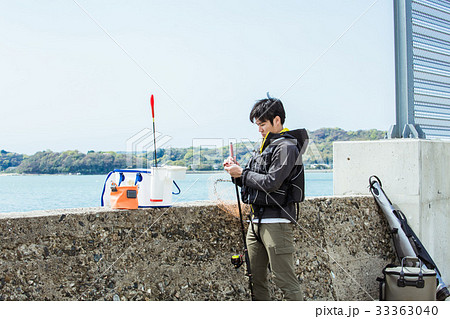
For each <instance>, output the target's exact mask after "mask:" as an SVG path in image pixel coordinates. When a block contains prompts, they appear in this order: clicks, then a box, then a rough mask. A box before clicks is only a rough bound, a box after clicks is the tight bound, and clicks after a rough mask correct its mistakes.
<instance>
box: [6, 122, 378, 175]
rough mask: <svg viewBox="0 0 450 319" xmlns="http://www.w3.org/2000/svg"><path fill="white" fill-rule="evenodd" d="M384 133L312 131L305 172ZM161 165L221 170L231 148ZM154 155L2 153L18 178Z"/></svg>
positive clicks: (176, 154)
mask: <svg viewBox="0 0 450 319" xmlns="http://www.w3.org/2000/svg"><path fill="white" fill-rule="evenodd" d="M385 135H386V132H385V131H379V130H375V129H373V130H358V131H345V130H343V129H340V128H321V129H318V130H315V131H310V132H309V136H310V144H309V145H310V146H309V148H308V151H307V152H306V154H305V155H304V158H303V159H304V163H305V166H306V168H331V167H332V163H333V142H335V141H356V140H377V139H382V138H384V137H385ZM258 147H259V143H257V142H248V143H237V144H236V145H235V155H236V156H237V160H238V162H239V163H241V164H245V163H246V162H247V160H248V159H249V158H250V156H251V153H252V150H253V149H257V148H258ZM156 156H157V161H158V165H175V166H185V167H187V168H188V170H192V171H209V170H216V169H222V162H223V160H224V158H225V157H226V156H228V146H224V147H222V148H216V149H208V148H206V149H205V148H204V149H201V148H199V147H197V148H193V147H187V148H160V149H158V151H157V155H156ZM153 162H154V153H153V152H152V151H151V152H148V153H140V154H136V153H133V154H132V153H125V152H94V151H89V152H87V153H86V154H85V153H82V152H79V151H77V150H70V151H64V152H53V151H51V150H46V151H41V152H37V153H35V154H34V155H24V154H18V153H13V152H8V151H5V150H1V151H0V171H1V172H6V173H19V174H83V175H89V174H106V173H108V172H109V171H112V170H114V169H117V168H150V167H151V166H153Z"/></svg>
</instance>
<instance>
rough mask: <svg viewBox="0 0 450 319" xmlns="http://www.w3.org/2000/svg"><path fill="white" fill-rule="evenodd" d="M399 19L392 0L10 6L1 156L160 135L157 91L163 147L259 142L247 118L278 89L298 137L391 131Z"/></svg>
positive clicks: (114, 146) (5, 20) (0, 54)
mask: <svg viewBox="0 0 450 319" xmlns="http://www.w3.org/2000/svg"><path fill="white" fill-rule="evenodd" d="M374 3H375V4H374ZM80 7H81V8H80ZM392 10H393V9H392V1H391V0H378V1H374V0H369V1H366V0H339V1H336V0H334V1H331V0H317V1H306V0H297V1H206V0H205V1H100V0H99V1H87V0H76V1H69V0H66V1H49V0H47V1H46V0H43V1H13V2H12V1H5V0H0V30H2V31H1V33H0V87H1V90H0V106H1V119H2V124H1V125H0V149H6V150H9V151H14V152H19V153H26V154H33V153H34V152H36V151H40V150H45V149H51V150H53V151H62V150H67V149H78V150H80V151H83V152H86V151H88V150H96V151H100V150H114V151H120V150H125V149H126V142H127V140H128V139H129V138H130V137H132V136H133V135H134V134H136V133H138V132H139V131H140V130H142V129H144V128H147V127H151V112H150V105H149V98H150V94H154V95H155V102H156V103H155V106H156V128H157V131H159V132H161V133H162V134H163V135H167V136H170V137H171V140H170V142H168V143H167V144H166V146H174V147H181V146H184V147H186V146H190V145H192V140H193V139H199V138H216V139H223V140H224V143H227V141H228V139H230V138H231V139H238V140H239V139H244V138H248V139H251V140H256V139H258V138H259V134H258V130H257V127H256V126H255V125H252V124H251V123H250V122H249V120H248V114H249V111H250V109H251V107H252V105H253V103H254V102H255V101H256V100H257V99H260V98H264V97H265V93H266V92H267V91H270V93H271V95H273V96H275V97H280V96H281V100H282V101H283V103H284V105H285V108H286V112H287V118H286V126H287V127H288V128H290V129H293V128H300V127H305V128H307V129H309V130H315V129H317V128H320V127H341V128H343V129H346V130H357V129H370V128H377V129H382V130H387V129H388V128H389V127H390V125H391V124H394V122H395V109H394V108H395V87H394V85H395V81H394V80H395V78H394V32H393V12H392ZM94 20H95V21H94ZM349 27H350V29H349ZM102 29H103V30H102ZM347 29H348V31H347V32H345V33H344V31H346V30H347ZM105 31H106V33H105ZM113 39H114V40H113ZM336 41H337V42H336ZM294 83H295V84H294Z"/></svg>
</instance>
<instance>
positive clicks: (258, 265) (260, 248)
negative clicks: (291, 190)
mask: <svg viewBox="0 0 450 319" xmlns="http://www.w3.org/2000/svg"><path fill="white" fill-rule="evenodd" d="M293 227H294V225H293V224H287V223H286V224H283V223H274V224H261V231H260V236H261V241H262V243H261V242H259V241H257V240H256V237H255V235H254V234H253V231H252V227H251V225H249V228H248V232H247V247H248V254H249V257H250V268H251V272H252V275H253V276H252V277H253V293H254V295H255V300H272V299H271V297H270V291H269V282H268V278H267V269H268V265H269V264H270V269H271V271H272V277H273V280H274V282H275V284H276V285H277V286H278V287H279V288H280V289H281V290H282V291H283V293H284V298H285V299H286V300H303V292H302V289H301V287H300V283H299V282H298V280H297V277H296V276H295V271H294V251H295V249H294V234H293V232H294V230H293ZM254 228H255V233H256V234H258V225H257V224H254Z"/></svg>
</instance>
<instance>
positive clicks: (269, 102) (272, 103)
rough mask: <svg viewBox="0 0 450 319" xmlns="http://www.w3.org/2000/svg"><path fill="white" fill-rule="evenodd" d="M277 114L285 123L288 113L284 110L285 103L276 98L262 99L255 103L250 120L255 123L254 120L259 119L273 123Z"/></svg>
mask: <svg viewBox="0 0 450 319" xmlns="http://www.w3.org/2000/svg"><path fill="white" fill-rule="evenodd" d="M276 116H279V117H280V119H281V124H284V119H285V118H286V113H285V112H284V107H283V103H281V101H280V100H278V99H274V98H270V99H262V100H259V101H257V102H256V103H255V105H253V108H252V111H251V112H250V122H252V123H254V121H256V120H259V121H261V122H265V121H270V124H273V119H274V118H275V117H276Z"/></svg>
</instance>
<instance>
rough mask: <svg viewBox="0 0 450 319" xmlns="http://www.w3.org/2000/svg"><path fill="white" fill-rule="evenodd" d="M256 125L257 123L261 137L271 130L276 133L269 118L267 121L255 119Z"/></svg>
mask: <svg viewBox="0 0 450 319" xmlns="http://www.w3.org/2000/svg"><path fill="white" fill-rule="evenodd" d="M255 123H256V125H258V128H259V133H261V135H262V137H263V138H264V137H266V135H267V133H269V132H272V133H277V132H275V128H274V126H273V125H272V123H270V121H269V120H267V121H264V122H263V121H260V120H256V121H255Z"/></svg>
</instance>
